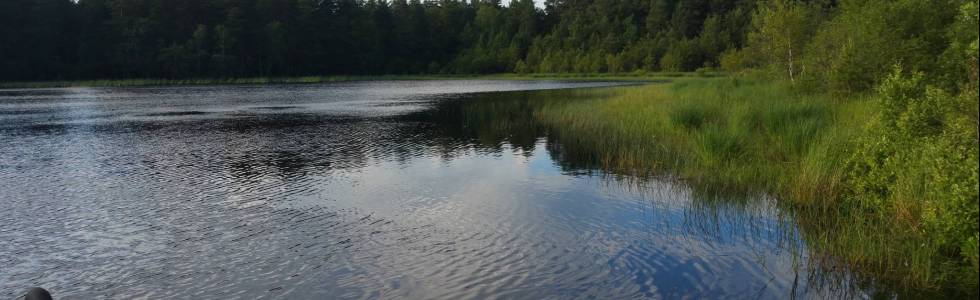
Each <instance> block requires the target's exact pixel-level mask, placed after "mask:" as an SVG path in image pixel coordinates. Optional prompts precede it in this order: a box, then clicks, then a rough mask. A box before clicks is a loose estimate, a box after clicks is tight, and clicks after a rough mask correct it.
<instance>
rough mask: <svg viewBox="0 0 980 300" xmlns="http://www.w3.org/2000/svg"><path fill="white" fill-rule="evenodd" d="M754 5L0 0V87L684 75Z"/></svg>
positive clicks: (720, 0) (725, 42) (710, 55)
mask: <svg viewBox="0 0 980 300" xmlns="http://www.w3.org/2000/svg"><path fill="white" fill-rule="evenodd" d="M756 2H757V1H755V0H736V1H730V0H685V1H680V0H599V1H584V0H549V1H548V2H547V3H546V5H545V8H544V9H541V8H538V7H535V5H534V2H533V1H532V0H513V1H512V2H510V3H507V4H506V5H505V4H504V3H501V2H500V0H472V1H466V0H459V1H457V0H433V1H420V0H390V1H389V0H367V1H364V0H77V1H73V0H4V1H0V40H2V44H0V57H2V58H3V59H0V79H2V80H6V81H15V80H16V81H25V80H55V79H101V78H147V77H151V78H190V77H246V76H298V75H338V74H343V75H371V74H420V73H426V74H436V73H471V74H472V73H497V72H630V71H635V70H646V71H661V70H668V71H690V70H694V69H697V68H700V67H704V66H709V67H710V66H716V65H717V64H718V58H719V55H720V54H721V53H722V52H724V51H725V50H726V49H731V48H737V47H740V46H742V44H743V42H744V41H745V39H746V33H747V29H748V28H749V26H750V23H751V18H752V13H753V11H755V6H756Z"/></svg>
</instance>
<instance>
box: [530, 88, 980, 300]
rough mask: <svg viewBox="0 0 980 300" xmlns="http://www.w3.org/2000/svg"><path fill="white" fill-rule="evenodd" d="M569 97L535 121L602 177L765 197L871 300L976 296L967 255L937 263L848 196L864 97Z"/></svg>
mask: <svg viewBox="0 0 980 300" xmlns="http://www.w3.org/2000/svg"><path fill="white" fill-rule="evenodd" d="M575 93H577V95H575V97H574V98H578V99H581V98H586V99H587V100H584V101H582V100H577V101H564V102H561V101H557V102H556V101H547V102H545V104H542V106H541V107H540V108H538V109H537V110H536V111H535V116H536V117H537V118H538V119H540V120H541V121H542V122H544V123H545V124H547V127H548V128H550V130H551V131H552V132H553V134H554V135H555V136H556V137H557V138H558V139H559V140H560V141H561V142H562V143H563V144H566V145H570V146H569V147H568V148H575V149H591V151H588V152H589V153H588V154H585V155H592V156H594V160H595V161H597V162H599V163H600V164H601V166H602V167H604V168H606V169H609V170H614V171H618V172H627V173H634V174H635V173H640V174H652V175H654V176H670V177H679V178H680V179H681V180H683V181H685V182H687V183H689V184H691V185H692V187H693V188H694V189H695V190H696V191H699V192H700V193H702V194H705V195H712V194H714V195H760V194H766V195H770V196H774V197H776V198H777V199H779V200H780V202H781V203H782V204H783V205H785V206H787V208H790V209H788V211H791V212H792V213H793V214H794V215H795V217H796V219H797V220H798V222H799V224H800V226H801V229H802V233H803V238H804V240H805V241H806V242H807V245H808V246H809V247H810V250H811V251H812V252H811V254H812V255H813V257H815V258H818V259H816V260H815V261H818V262H820V263H821V264H823V265H824V266H823V267H826V268H827V269H837V270H841V269H846V270H850V271H853V272H857V273H858V274H864V275H867V276H864V277H863V278H865V279H868V280H869V281H870V283H869V284H875V285H876V289H879V290H880V289H889V288H896V289H898V290H900V293H912V294H913V295H918V296H924V295H923V294H921V293H923V292H925V293H926V294H925V295H928V294H929V293H942V294H946V295H950V294H952V295H968V296H975V295H976V278H977V268H976V263H975V261H976V258H975V255H976V254H975V253H974V254H973V255H974V257H966V258H964V257H962V256H960V254H957V253H949V252H946V251H943V250H942V249H940V248H939V246H936V245H937V243H934V237H932V236H929V235H928V232H927V231H924V230H922V228H920V227H917V226H916V225H914V224H909V223H908V222H905V221H904V220H906V219H908V218H907V216H903V215H902V211H900V210H895V209H893V208H891V207H884V206H882V207H867V206H864V205H863V204H862V201H861V199H859V198H861V197H862V195H859V194H855V193H853V192H852V189H851V187H850V186H849V182H848V178H847V176H848V171H847V167H846V166H847V161H848V160H849V159H850V158H851V157H852V156H853V155H854V152H855V149H856V148H857V147H858V144H859V143H861V139H860V138H861V137H862V136H863V135H865V134H866V130H867V128H866V127H867V126H866V125H867V124H868V120H869V119H870V118H871V117H872V116H874V115H875V114H876V110H877V106H876V102H875V101H873V100H872V98H873V96H872V95H855V96H849V97H838V96H831V95H828V94H813V93H801V92H798V91H797V90H796V89H793V88H792V87H790V86H789V85H788V84H786V83H784V82H768V81H763V80H749V79H737V78H735V79H733V78H727V77H725V78H709V79H705V78H677V79H675V80H674V81H673V82H672V83H668V84H655V85H646V86H640V87H623V88H615V89H598V90H596V89H592V90H577V91H575ZM923 184H925V183H923ZM970 260H972V261H973V262H972V263H971V262H970Z"/></svg>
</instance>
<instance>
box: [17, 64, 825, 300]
mask: <svg viewBox="0 0 980 300" xmlns="http://www.w3.org/2000/svg"><path fill="white" fill-rule="evenodd" d="M593 85H596V84H594V83H575V84H570V83H560V82H510V81H455V82H444V81H423V82H412V81H408V82H369V83H343V84H333V85H302V86H272V87H256V86H248V87H192V88H150V89H66V90H40V91H19V92H17V91H15V92H12V91H0V137H3V139H4V140H5V143H3V144H2V145H0V191H2V192H0V203H3V205H4V207H5V209H4V210H2V211H0V222H2V223H3V224H5V225H4V226H3V227H0V229H2V230H0V240H2V241H5V242H0V257H2V259H0V295H4V296H14V295H15V294H16V292H17V291H18V290H20V289H23V288H26V287H28V286H32V285H35V284H39V285H43V286H45V287H48V288H50V289H51V290H52V291H54V292H55V293H56V295H59V294H60V295H65V296H69V298H73V297H74V298H104V297H118V298H131V297H141V296H142V297H150V298H173V297H176V298H186V297H191V298H193V297H201V296H207V297H212V296H218V297H222V298H237V297H244V298H253V297H283V296H296V297H312V298H322V297H331V298H333V297H344V298H347V297H353V298H357V297H367V298H375V297H409V298H430V297H445V298H458V297H466V298H483V297H517V298H559V299H563V298H569V297H573V296H594V297H600V298H632V297H668V298H674V297H679V296H690V297H694V298H703V297H709V298H730V297H735V298H750V297H751V298H755V297H762V298H783V297H786V296H788V295H791V294H793V293H795V294H796V295H798V296H810V297H820V296H826V295H827V294H824V293H825V292H826V291H823V288H820V287H817V288H813V290H810V289H808V287H807V284H806V282H805V281H803V280H801V281H802V282H799V283H798V284H799V285H800V286H798V287H796V288H797V289H796V290H795V292H794V290H793V289H794V280H795V279H796V276H797V275H796V270H797V267H801V266H802V265H801V264H799V263H796V262H797V259H802V257H800V256H799V254H798V253H796V252H795V251H791V250H792V248H788V247H786V246H787V244H792V243H791V242H786V241H794V240H795V239H794V238H790V239H785V237H787V236H789V237H793V234H794V233H793V230H792V226H791V223H789V222H786V221H780V219H779V217H778V215H779V212H778V210H777V209H776V208H774V207H772V206H770V205H769V204H768V201H764V200H760V201H753V202H751V203H752V204H744V205H740V204H737V202H736V203H729V204H725V203H714V202H712V203H714V204H712V203H705V202H704V201H699V200H697V199H695V198H693V197H692V196H691V191H690V190H688V189H687V188H685V187H684V186H682V185H678V184H674V183H671V182H666V181H647V182H643V183H637V182H636V181H635V180H632V181H631V180H628V178H627V179H624V180H617V179H616V176H613V175H603V174H602V172H598V171H594V170H593V172H580V171H581V170H569V169H568V168H567V167H560V166H561V165H562V164H564V163H569V161H561V160H556V159H555V157H564V156H561V155H556V154H555V153H556V152H554V151H560V150H555V149H560V147H557V148H555V147H551V146H553V145H554V143H556V142H555V141H553V140H551V138H550V137H548V136H547V135H546V134H543V133H541V132H538V131H536V130H537V129H529V128H521V127H519V126H517V125H514V124H511V127H506V126H505V128H506V130H523V131H525V132H523V133H524V134H523V135H516V133H514V132H496V131H494V130H498V129H494V128H496V127H493V126H489V125H487V124H481V123H479V122H477V123H473V121H472V120H457V119H456V118H458V116H460V115H463V113H464V112H467V111H468V110H467V109H468V108H475V111H477V112H481V111H490V110H487V109H484V108H483V107H480V106H479V105H481V104H480V103H490V104H499V103H501V102H499V100H493V99H490V100H491V101H483V100H479V99H482V98H480V97H490V96H493V95H490V96H487V95H484V96H480V97H476V98H473V97H470V98H466V99H464V100H460V101H457V100H445V99H454V97H453V96H449V95H456V94H464V93H469V92H480V91H493V90H520V89H550V88H560V87H573V86H593ZM499 95H504V96H499ZM499 95H498V96H493V97H503V98H504V99H506V98H507V97H510V96H506V95H510V94H499ZM520 95H522V97H528V95H534V94H520ZM531 98H534V97H533V96H532V97H531ZM437 99H444V100H445V101H442V100H439V101H437ZM517 107H520V106H517ZM497 108H498V109H499V108H500V107H497ZM427 112H433V113H431V114H429V113H427ZM500 113H502V114H507V113H508V112H500ZM517 115H520V114H517ZM508 117H513V115H511V116H508ZM441 118H446V119H441ZM464 119H465V118H464ZM460 122H462V123H460ZM515 124H517V123H515ZM474 127H475V128H474ZM500 130H503V129H500ZM498 131H499V130H498ZM516 136H532V137H534V138H535V139H534V140H531V141H530V142H527V143H524V142H517V141H516V140H518V139H519V138H518V137H516ZM493 137H504V138H493ZM567 159H570V158H563V159H562V160H567ZM579 165H581V164H579ZM590 173H591V174H590ZM800 272H802V274H800V276H804V277H805V276H806V275H805V274H806V272H807V271H806V270H805V268H804V269H801V270H800Z"/></svg>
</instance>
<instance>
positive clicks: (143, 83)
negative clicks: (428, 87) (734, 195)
mask: <svg viewBox="0 0 980 300" xmlns="http://www.w3.org/2000/svg"><path fill="white" fill-rule="evenodd" d="M721 76H725V75H724V73H721V72H711V73H695V72H670V73H617V74H611V73H535V74H516V73H502V74H482V75H476V74H470V75H365V76H345V75H338V76H299V77H240V78H186V79H160V78H143V79H96V80H63V81H27V82H0V89H43V88H68V87H149V86H209V85H264V84H317V83H331V82H351V81H382V80H569V81H664V80H668V79H671V78H681V77H721Z"/></svg>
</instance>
